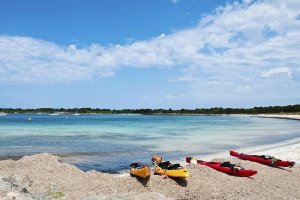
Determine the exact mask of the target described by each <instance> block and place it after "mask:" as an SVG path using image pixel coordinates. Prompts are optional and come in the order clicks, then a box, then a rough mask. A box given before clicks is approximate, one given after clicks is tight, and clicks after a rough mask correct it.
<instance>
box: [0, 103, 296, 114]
mask: <svg viewBox="0 0 300 200" xmlns="http://www.w3.org/2000/svg"><path fill="white" fill-rule="evenodd" d="M1 112H4V113H8V114H9V113H11V114H12V113H15V114H16V113H19V114H28V113H31V114H37V113H45V114H46V113H53V112H56V113H65V114H72V113H75V112H77V113H81V114H145V115H160V114H162V115H164V114H166V115H210V114H251V115H253V114H280V113H281V114H300V104H296V105H287V106H268V107H253V108H222V107H214V108H196V109H171V108H170V109H147V108H146V109H119V110H117V109H102V108H59V109H56V108H27V109H22V108H5V109H4V108H2V109H1V108H0V113H1Z"/></svg>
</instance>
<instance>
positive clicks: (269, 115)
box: [251, 114, 300, 120]
mask: <svg viewBox="0 0 300 200" xmlns="http://www.w3.org/2000/svg"><path fill="white" fill-rule="evenodd" d="M251 117H265V118H278V119H293V120H300V115H286V114H274V115H273V114H259V115H251Z"/></svg>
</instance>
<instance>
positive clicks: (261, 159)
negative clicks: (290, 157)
mask: <svg viewBox="0 0 300 200" xmlns="http://www.w3.org/2000/svg"><path fill="white" fill-rule="evenodd" d="M230 155H231V156H234V157H237V158H240V159H242V160H249V161H253V162H258V163H261V164H264V165H270V166H273V167H293V166H294V165H295V162H292V161H283V160H280V159H277V158H274V157H271V156H265V155H261V156H260V155H247V154H243V153H238V152H236V151H230Z"/></svg>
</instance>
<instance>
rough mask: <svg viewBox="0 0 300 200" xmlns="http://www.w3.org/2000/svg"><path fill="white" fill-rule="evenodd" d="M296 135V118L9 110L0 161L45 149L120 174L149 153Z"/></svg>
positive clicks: (299, 126)
mask: <svg viewBox="0 0 300 200" xmlns="http://www.w3.org/2000/svg"><path fill="white" fill-rule="evenodd" d="M299 137H300V123H299V121H294V120H284V119H271V118H258V117H249V116H232V115H220V116H216V115H209V116H202V115H201V116H181V115H130V114H128V115H127V114H126V115H110V114H103V115H100V114H87V115H83V114H81V115H67V114H61V115H49V114H8V115H5V116H0V159H2V160H3V159H18V158H20V157H22V156H25V155H32V154H37V153H42V152H47V153H52V154H54V155H58V156H61V157H62V158H63V159H64V161H65V162H67V163H71V164H73V165H75V166H77V167H79V168H80V169H82V170H84V171H88V170H97V171H101V172H107V173H121V172H122V171H124V170H128V168H129V165H130V164H131V163H133V162H143V163H150V159H151V157H152V156H153V155H161V156H162V157H163V158H164V159H165V160H180V159H182V160H183V159H184V157H185V156H187V155H188V156H193V155H197V156H198V157H199V156H200V158H201V156H205V155H208V154H212V153H218V152H223V151H227V150H230V149H239V148H245V147H251V146H257V145H264V144H272V143H277V142H281V141H284V140H290V139H294V138H299Z"/></svg>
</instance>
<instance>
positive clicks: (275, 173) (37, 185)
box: [0, 116, 300, 200]
mask: <svg viewBox="0 0 300 200" xmlns="http://www.w3.org/2000/svg"><path fill="white" fill-rule="evenodd" d="M268 117H269V116H268ZM272 117H274V116H272ZM275 117H276V116H275ZM217 119H223V120H224V119H226V120H227V118H217ZM229 119H230V120H232V119H235V118H229ZM238 119H240V118H238ZM241 120H247V122H248V118H247V117H246V118H241ZM290 121H292V120H290ZM267 122H269V121H267ZM285 122H286V121H285V120H283V121H280V120H278V121H277V120H275V121H274V120H272V121H270V123H271V124H276V125H277V127H280V125H281V124H282V123H285ZM287 122H289V120H288V121H287ZM278 123H279V124H278ZM288 124H290V123H288ZM292 125H293V126H292V127H296V128H297V126H295V125H294V123H292ZM270 130H272V129H270ZM291 130H292V129H291ZM295 131H296V135H297V134H299V133H298V132H297V131H298V129H295ZM281 134H282V133H281ZM267 135H268V134H267ZM270 136H271V134H269V135H268V137H270ZM293 136H294V135H293ZM271 141H273V140H271ZM229 150H237V151H239V152H242V153H248V154H258V155H272V156H275V157H276V158H280V159H282V160H290V161H295V162H296V165H295V166H294V167H293V168H274V167H270V166H265V165H262V164H259V163H254V162H250V161H244V160H240V159H237V158H234V157H231V156H230V155H229ZM153 153H154V152H153ZM299 155H300V138H299V137H296V138H295V137H294V138H293V139H287V140H284V141H279V142H276V143H273V142H272V143H270V144H259V143H258V144H257V145H256V146H245V147H240V148H237V149H229V148H228V149H227V151H224V150H223V151H220V152H218V153H213V154H207V155H203V153H199V154H192V155H186V156H197V157H198V156H199V157H198V158H199V159H201V160H205V161H211V160H213V161H230V162H231V163H233V164H236V165H241V166H243V167H244V168H246V169H252V170H257V171H258V173H257V174H256V175H254V176H252V177H250V178H245V177H236V176H230V175H227V174H224V173H221V172H218V171H215V170H213V169H211V168H208V167H205V166H200V165H193V164H191V165H189V164H186V163H185V162H184V159H185V158H184V157H183V156H178V157H177V159H176V160H173V159H171V161H172V163H177V162H178V163H180V164H181V165H183V166H184V167H185V168H187V169H188V171H189V172H190V177H188V178H187V179H183V180H182V179H172V178H166V177H162V176H159V175H154V174H153V173H152V175H151V176H150V178H149V179H139V178H136V177H132V176H130V174H129V166H128V167H127V168H126V169H124V170H121V171H122V173H121V174H109V173H101V172H99V171H95V170H87V171H86V170H85V171H83V170H82V169H79V168H78V167H76V166H75V165H72V164H71V163H70V162H69V160H68V158H64V157H59V156H55V155H53V154H49V153H38V154H33V155H30V156H24V157H22V158H21V159H19V160H10V159H6V160H2V161H0V199H1V200H13V199H14V200H19V199H22V200H23V199H25V200H33V199H40V200H43V199H70V200H93V199H95V200H96V199H105V200H106V199H128V200H131V199H136V200H139V199H163V200H164V199H241V198H242V199H249V200H250V199H251V200H252V199H272V200H273V199H289V200H290V199H300V190H299V188H300V182H299V180H298V179H299V176H300V165H299V163H300V156H299ZM141 156H142V155H141ZM161 156H163V157H165V154H162V155H161ZM165 158H166V159H168V158H167V156H166V157H165ZM149 161H150V157H149ZM97 162H98V164H102V163H104V162H107V161H105V160H101V158H99V160H97ZM127 162H129V161H127ZM128 165H129V164H128Z"/></svg>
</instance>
